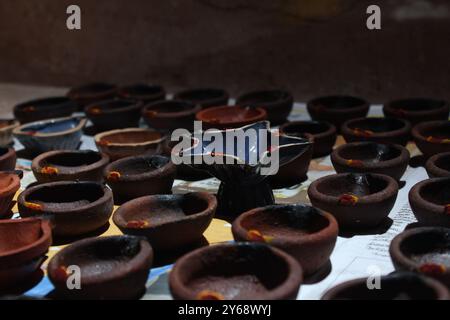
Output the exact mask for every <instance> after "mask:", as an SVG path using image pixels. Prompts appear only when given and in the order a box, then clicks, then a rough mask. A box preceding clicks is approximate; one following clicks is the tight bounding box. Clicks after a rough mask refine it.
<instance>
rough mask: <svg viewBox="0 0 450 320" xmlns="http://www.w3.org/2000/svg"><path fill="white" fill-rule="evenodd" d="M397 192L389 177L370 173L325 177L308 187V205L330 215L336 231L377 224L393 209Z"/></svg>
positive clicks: (394, 183)
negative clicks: (336, 225)
mask: <svg viewBox="0 0 450 320" xmlns="http://www.w3.org/2000/svg"><path fill="white" fill-rule="evenodd" d="M397 193H398V184H397V182H396V181H395V180H394V179H393V178H391V177H389V176H386V175H382V174H372V173H367V174H365V173H363V174H360V173H340V174H334V175H329V176H325V177H322V178H320V179H318V180H316V181H314V182H313V183H312V184H311V185H310V186H309V188H308V196H309V199H310V200H311V203H312V205H313V206H314V207H317V208H320V209H322V210H324V211H326V212H329V213H331V214H332V215H333V216H334V217H335V218H336V220H337V221H338V224H339V227H340V228H342V229H349V230H357V229H363V228H371V227H376V226H378V225H380V224H381V223H382V222H383V220H384V219H386V217H387V216H388V215H389V212H390V211H391V209H392V207H393V206H394V203H395V200H396V198H397Z"/></svg>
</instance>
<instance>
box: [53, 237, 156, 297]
mask: <svg viewBox="0 0 450 320" xmlns="http://www.w3.org/2000/svg"><path fill="white" fill-rule="evenodd" d="M152 263H153V250H152V247H151V246H150V244H149V243H148V242H147V241H146V240H143V239H142V238H140V237H135V236H110V237H98V238H88V239H83V240H79V241H76V242H74V243H72V244H71V245H69V246H67V247H65V248H63V249H62V250H61V251H59V252H58V253H57V254H56V255H55V256H54V257H53V258H52V259H51V260H50V263H49V264H48V268H47V270H48V275H49V278H50V281H51V282H52V284H53V285H54V286H55V289H56V296H57V297H62V298H65V299H89V300H91V299H95V300H100V299H101V300H103V299H104V300H113V299H114V300H116V299H120V300H129V299H139V298H140V296H142V294H143V293H144V292H145V284H146V282H147V279H148V274H149V271H150V268H151V266H152ZM71 266H77V267H79V271H80V272H81V273H80V282H79V284H80V288H79V289H72V290H71V289H70V288H68V286H67V280H68V278H69V277H70V276H71V274H72V273H73V272H74V271H73V270H71Z"/></svg>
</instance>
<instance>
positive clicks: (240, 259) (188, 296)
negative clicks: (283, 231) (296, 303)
mask: <svg viewBox="0 0 450 320" xmlns="http://www.w3.org/2000/svg"><path fill="white" fill-rule="evenodd" d="M302 280H303V271H302V268H301V267H300V265H299V264H298V262H297V261H296V260H295V259H294V258H293V257H291V256H290V255H289V254H287V253H284V252H283V251H281V250H280V249H277V248H274V247H271V246H267V245H265V244H262V243H249V242H241V243H227V244H217V245H212V246H209V247H203V248H200V249H197V250H194V251H192V252H190V253H188V254H186V255H185V256H183V257H181V258H180V259H179V260H178V261H177V262H176V263H175V266H174V267H173V269H172V271H171V272H170V275H169V288H170V292H171V293H172V296H173V297H174V298H175V299H177V300H287V299H295V298H296V297H297V294H298V291H299V288H300V284H301V283H302Z"/></svg>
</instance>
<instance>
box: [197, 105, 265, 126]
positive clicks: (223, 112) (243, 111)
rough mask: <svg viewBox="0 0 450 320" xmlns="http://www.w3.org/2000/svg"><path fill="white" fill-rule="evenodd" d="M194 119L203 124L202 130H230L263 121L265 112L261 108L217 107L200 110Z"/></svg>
mask: <svg viewBox="0 0 450 320" xmlns="http://www.w3.org/2000/svg"><path fill="white" fill-rule="evenodd" d="M195 117H196V119H197V120H198V121H202V122H203V128H204V129H211V128H214V129H231V128H239V127H242V126H245V125H249V124H252V123H256V122H258V121H261V120H265V119H266V118H267V112H266V111H265V110H264V109H262V108H251V107H241V106H233V107H230V106H219V107H211V108H208V109H207V110H202V111H200V112H198V113H197V115H196V116H195Z"/></svg>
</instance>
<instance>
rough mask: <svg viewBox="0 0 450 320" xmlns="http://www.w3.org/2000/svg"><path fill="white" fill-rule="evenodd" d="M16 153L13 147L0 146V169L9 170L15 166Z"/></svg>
mask: <svg viewBox="0 0 450 320" xmlns="http://www.w3.org/2000/svg"><path fill="white" fill-rule="evenodd" d="M16 161H17V155H16V151H15V150H14V149H13V148H2V147H0V171H9V170H14V169H15V168H16Z"/></svg>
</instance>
